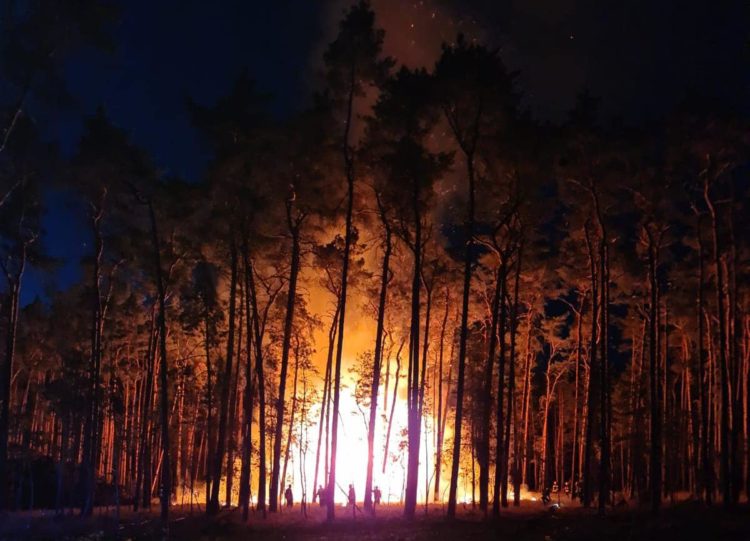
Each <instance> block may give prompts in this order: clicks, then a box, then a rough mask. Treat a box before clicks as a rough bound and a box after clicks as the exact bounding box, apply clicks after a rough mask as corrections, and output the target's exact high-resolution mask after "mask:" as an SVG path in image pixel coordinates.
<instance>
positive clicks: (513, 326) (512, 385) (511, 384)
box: [498, 244, 523, 507]
mask: <svg viewBox="0 0 750 541" xmlns="http://www.w3.org/2000/svg"><path fill="white" fill-rule="evenodd" d="M522 255H523V245H522V244H519V246H518V261H516V276H515V280H514V284H513V304H512V306H511V312H510V352H509V356H510V359H509V361H510V366H509V367H508V411H507V412H506V413H505V437H504V441H503V444H504V446H505V449H504V451H503V467H502V471H501V475H502V481H501V492H500V497H501V498H500V503H501V504H502V506H503V507H507V506H508V468H509V463H510V462H509V461H510V425H511V419H513V418H515V401H514V400H513V397H514V394H515V390H516V333H517V331H518V292H519V287H520V281H521V262H522V259H521V258H522ZM509 302H510V301H509ZM498 399H499V400H501V399H502V397H498ZM513 465H514V468H513V480H514V481H515V480H516V478H517V477H518V456H517V453H514V459H513ZM515 493H518V489H517V488H516V489H515Z"/></svg>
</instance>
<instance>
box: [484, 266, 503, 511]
mask: <svg viewBox="0 0 750 541" xmlns="http://www.w3.org/2000/svg"><path fill="white" fill-rule="evenodd" d="M506 279H507V277H506V266H505V258H504V257H503V259H502V260H501V261H500V269H499V271H498V282H497V286H496V287H497V289H498V291H499V295H498V302H499V309H500V315H499V319H498V324H499V325H498V327H499V331H498V334H499V338H500V356H499V359H498V370H497V409H496V418H495V422H496V423H497V424H496V426H495V483H494V486H493V488H494V491H493V500H492V514H493V516H495V517H497V516H499V515H500V501H501V499H502V495H501V491H502V488H501V486H500V485H501V484H502V478H503V460H504V458H503V454H504V452H505V447H504V446H503V433H504V427H505V423H504V417H503V389H504V388H505V347H506V346H505V323H506V319H507V306H508V305H507V303H506V302H505V296H506V293H505V288H506V283H507V282H506ZM493 334H494V333H493ZM488 422H489V420H488ZM487 430H489V427H488V428H487Z"/></svg>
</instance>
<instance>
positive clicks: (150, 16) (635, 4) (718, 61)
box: [23, 0, 750, 302]
mask: <svg viewBox="0 0 750 541" xmlns="http://www.w3.org/2000/svg"><path fill="white" fill-rule="evenodd" d="M373 4H374V6H375V9H376V11H377V12H378V15H379V21H380V24H382V25H383V26H384V27H385V29H386V31H387V32H390V34H387V35H386V51H387V52H388V53H389V54H397V53H400V54H399V57H403V58H404V60H405V61H406V62H410V63H419V62H423V63H427V64H431V63H432V62H433V61H434V59H435V56H436V55H437V54H438V52H439V43H440V41H441V40H442V39H443V38H444V37H447V38H448V39H450V37H452V36H453V35H455V33H456V31H459V30H460V31H463V32H465V33H467V35H474V36H476V37H479V38H480V39H484V40H486V41H488V42H489V43H492V44H493V45H495V46H498V47H500V49H501V54H502V55H503V57H504V58H505V59H506V62H507V63H508V64H509V65H510V66H511V67H512V68H514V69H519V70H520V71H521V76H520V83H521V87H522V90H523V92H524V94H525V96H526V105H527V106H528V107H530V108H531V110H532V111H533V112H534V114H535V115H536V116H537V117H538V118H540V119H543V120H552V121H559V120H562V119H564V116H565V111H567V110H568V109H569V108H570V107H571V105H572V104H573V101H574V99H575V96H576V94H577V93H578V92H580V91H581V90H582V89H583V88H584V87H585V88H589V89H590V90H591V92H592V93H593V94H594V95H597V96H600V97H602V98H603V100H602V103H603V109H604V112H605V113H606V114H607V115H608V116H621V117H623V118H625V119H628V120H630V121H633V122H640V121H641V120H644V119H653V118H658V117H659V116H660V115H662V114H664V113H666V112H668V111H669V110H670V109H672V108H674V107H675V106H676V105H678V104H679V103H680V102H681V101H682V100H683V99H684V98H685V97H686V96H687V95H689V94H690V93H691V92H699V93H702V94H708V95H711V96H713V97H716V98H719V100H720V101H721V102H722V103H723V104H725V105H729V106H734V107H736V108H737V110H738V111H739V110H740V109H742V114H745V113H746V112H747V109H746V107H747V104H746V99H745V98H746V97H747V88H748V86H747V82H748V74H749V73H750V72H749V71H748V69H747V60H748V54H750V52H749V48H748V30H747V28H748V26H749V25H748V22H749V19H748V16H747V9H748V8H747V2H744V1H737V2H729V1H726V2H725V1H715V2H710V1H700V2H695V1H693V2H691V1H688V0H683V1H676V0H651V1H643V0H630V1H627V0H626V1H620V2H614V1H610V0H569V1H564V0H516V1H511V0H464V1H462V2H459V1H458V0H455V1H454V2H445V1H444V2H435V1H427V0H424V1H419V0H416V1H414V0H412V1H400V0H373ZM714 4H716V5H714ZM122 5H123V9H122V16H121V21H120V23H119V24H118V25H117V27H116V28H115V30H114V36H115V41H116V45H117V49H116V51H115V52H114V53H113V54H105V53H101V52H94V51H82V52H81V53H79V54H77V55H76V56H75V57H73V58H72V59H71V60H70V62H69V64H68V67H67V69H66V78H67V84H68V87H69V90H70V92H71V93H72V94H73V96H74V97H76V98H77V100H78V107H76V108H75V110H69V111H66V112H65V113H57V114H55V116H54V117H52V118H45V119H43V120H44V122H43V123H44V124H45V125H46V126H47V131H48V133H49V136H50V137H51V138H55V139H58V140H59V141H60V144H61V146H62V148H63V149H64V151H65V152H66V153H68V154H69V153H71V152H73V151H74V150H75V145H76V142H77V140H78V137H79V135H80V127H81V119H82V116H83V115H84V114H89V113H91V112H93V111H94V109H95V108H96V107H97V106H98V105H103V106H104V107H105V109H106V111H107V113H108V115H109V116H110V118H111V119H112V121H113V122H114V123H115V124H117V125H118V126H120V127H122V128H124V129H125V130H126V131H127V132H128V133H130V135H131V137H132V139H133V140H134V142H136V143H137V144H139V145H141V146H142V147H144V148H145V149H146V150H147V151H149V152H150V153H151V154H152V155H153V158H154V160H155V162H156V163H157V164H158V165H159V166H160V167H162V168H163V169H164V170H165V171H166V172H168V173H170V174H175V175H178V176H181V177H184V178H187V179H190V180H199V178H200V175H201V171H202V169H203V167H204V166H205V164H206V163H207V161H208V160H209V159H210V156H209V155H208V153H207V151H206V150H205V149H204V148H203V147H202V146H201V144H200V141H199V140H198V138H197V134H196V133H195V131H194V130H193V129H192V127H191V126H190V123H189V120H188V116H187V114H186V111H185V100H186V98H187V97H188V96H191V97H193V98H194V99H196V100H197V101H199V102H202V103H211V102H212V101H214V100H216V99H217V98H218V97H219V96H221V95H222V94H223V93H224V92H226V91H227V90H228V88H229V86H230V84H231V82H232V81H233V79H234V78H235V77H236V76H237V75H238V74H239V73H240V71H241V70H243V69H244V68H246V69H247V70H248V72H249V73H250V74H251V76H253V77H254V78H255V79H257V81H258V83H259V86H260V87H261V89H263V90H267V91H270V92H271V93H273V95H274V96H275V100H274V111H275V112H276V113H277V114H278V115H284V114H287V113H289V112H291V111H294V110H295V109H299V108H301V107H304V105H305V104H306V103H307V100H308V99H309V96H310V94H311V92H312V90H313V88H314V86H315V73H316V65H317V62H319V57H320V53H321V52H322V50H323V46H324V44H325V43H326V42H327V41H328V40H329V39H331V38H332V37H333V34H334V32H335V29H336V22H337V20H338V18H339V15H340V13H341V9H342V8H343V7H344V6H345V5H347V2H344V1H342V0H331V1H324V0H278V1H276V2H267V1H264V2H259V1H253V0H244V1H242V0H225V1H218V0H217V1H213V2H205V1H197V0H159V1H154V0H151V1H149V0H127V1H124V0H123V2H122ZM412 25H414V26H412ZM39 116H40V118H41V116H43V113H40V114H39ZM47 199H48V204H49V207H50V208H49V211H48V214H47V217H46V219H45V229H46V235H45V239H44V241H45V246H46V248H47V249H48V251H49V252H50V254H51V255H53V256H57V257H59V258H61V260H62V261H63V266H62V268H61V269H60V270H58V271H57V272H56V275H55V276H54V277H53V278H52V279H51V280H50V279H48V280H47V281H48V282H49V281H51V282H52V284H53V285H54V286H55V287H66V286H67V285H69V284H71V283H73V282H74V281H76V280H78V279H79V278H80V271H79V269H78V262H79V260H80V258H81V257H82V256H83V255H85V254H86V253H87V247H86V233H85V230H84V228H83V225H82V222H81V220H82V219H81V218H80V214H81V212H80V209H79V210H77V209H76V208H75V204H74V203H73V202H70V201H67V198H65V197H63V196H62V195H61V194H58V193H53V194H50V195H49V196H48V197H47ZM44 281H45V280H44V279H43V277H42V276H41V275H39V274H38V273H36V272H33V271H32V273H31V274H30V275H29V278H28V281H27V284H26V286H27V287H25V288H24V292H23V300H24V302H29V301H30V300H31V299H33V298H34V296H35V295H37V294H39V293H40V292H41V291H42V290H43V282H44Z"/></svg>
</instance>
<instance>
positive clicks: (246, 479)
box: [238, 234, 257, 522]
mask: <svg viewBox="0 0 750 541" xmlns="http://www.w3.org/2000/svg"><path fill="white" fill-rule="evenodd" d="M242 268H243V270H244V293H245V294H244V297H242V300H243V301H244V306H245V336H246V337H247V338H245V341H246V342H247V344H246V346H245V351H246V355H245V389H244V392H243V395H242V467H241V469H240V494H239V506H240V507H241V508H242V520H243V522H246V521H247V518H248V515H249V511H250V481H251V477H250V471H251V466H252V464H251V462H252V446H253V370H252V362H251V361H252V352H253V332H252V330H253V325H252V324H253V319H254V318H255V317H257V314H255V313H254V312H253V311H252V308H251V304H252V303H251V292H250V276H249V274H250V272H251V271H252V269H251V267H250V257H249V247H248V242H247V234H245V235H243V239H242ZM238 356H239V352H238Z"/></svg>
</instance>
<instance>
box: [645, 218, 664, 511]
mask: <svg viewBox="0 0 750 541" xmlns="http://www.w3.org/2000/svg"><path fill="white" fill-rule="evenodd" d="M645 232H646V235H647V236H648V277H649V296H650V300H649V374H650V376H649V381H650V389H651V395H650V403H651V452H650V465H649V480H650V498H651V512H652V513H658V512H659V507H660V506H661V485H662V479H661V475H662V467H661V451H662V446H661V439H662V437H661V428H662V427H661V412H660V409H661V408H660V400H661V397H660V389H659V376H658V354H659V352H658V340H657V339H658V337H657V334H658V332H659V329H658V318H659V314H658V311H659V283H658V277H657V275H656V272H657V267H658V257H659V255H658V246H657V244H656V239H654V237H653V232H652V231H651V230H650V228H649V227H648V226H647V227H646V228H645Z"/></svg>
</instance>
